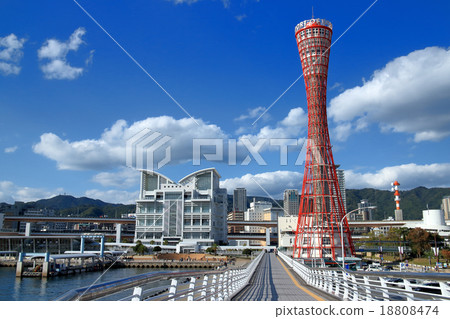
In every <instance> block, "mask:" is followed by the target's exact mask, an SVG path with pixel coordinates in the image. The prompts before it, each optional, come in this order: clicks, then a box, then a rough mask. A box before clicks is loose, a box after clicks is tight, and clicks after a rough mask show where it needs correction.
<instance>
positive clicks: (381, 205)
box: [0, 187, 450, 220]
mask: <svg viewBox="0 0 450 319" xmlns="http://www.w3.org/2000/svg"><path fill="white" fill-rule="evenodd" d="M346 194H347V210H348V211H351V210H353V209H355V208H357V207H358V203H359V202H360V201H361V200H362V199H367V200H368V201H369V203H370V204H371V205H375V206H377V209H376V210H375V211H374V216H373V217H374V219H378V220H380V219H383V218H387V217H389V216H392V217H393V216H394V209H395V202H394V195H393V193H392V192H390V191H385V190H378V189H372V188H364V189H347V190H346ZM447 195H450V188H426V187H417V188H414V189H411V190H406V191H400V197H401V202H400V206H401V208H402V209H403V217H404V219H408V220H413V219H416V220H417V219H422V210H424V209H426V208H427V205H428V207H429V208H430V209H439V208H440V207H441V202H442V198H443V197H444V196H447ZM253 198H255V199H256V200H257V201H269V202H272V204H273V205H274V206H275V205H276V204H275V202H274V201H273V200H272V199H270V198H267V197H262V196H247V201H248V205H250V202H251V201H252V200H253ZM276 202H278V204H279V205H280V206H281V207H282V206H283V200H281V199H277V200H276ZM277 206H278V205H277ZM8 207H9V205H7V204H5V203H2V204H0V211H5V212H7V211H8ZM135 207H136V206H135V205H134V204H130V205H123V204H110V203H105V202H103V201H101V200H98V199H92V198H87V197H80V198H76V197H73V196H70V195H59V196H55V197H53V198H49V199H41V200H38V201H36V202H28V203H24V204H23V208H24V209H28V208H35V209H44V208H47V209H51V210H54V211H55V213H56V215H59V216H68V215H70V216H84V217H98V216H108V217H111V218H113V217H116V218H119V217H120V216H121V215H122V214H128V213H134V212H135ZM232 207H233V196H232V195H228V209H229V210H231V209H232Z"/></svg>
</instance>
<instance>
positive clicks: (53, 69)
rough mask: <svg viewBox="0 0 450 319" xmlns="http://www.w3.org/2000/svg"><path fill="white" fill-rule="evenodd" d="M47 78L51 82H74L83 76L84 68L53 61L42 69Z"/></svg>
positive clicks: (61, 61)
mask: <svg viewBox="0 0 450 319" xmlns="http://www.w3.org/2000/svg"><path fill="white" fill-rule="evenodd" d="M41 70H42V72H44V74H45V77H46V78H47V79H49V80H51V79H55V80H64V79H66V80H73V79H76V78H77V77H79V76H80V75H81V74H83V68H75V67H72V66H70V65H69V64H68V63H67V62H66V61H63V60H53V61H50V62H49V63H47V64H44V65H43V66H42V67H41Z"/></svg>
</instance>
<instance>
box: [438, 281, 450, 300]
mask: <svg viewBox="0 0 450 319" xmlns="http://www.w3.org/2000/svg"><path fill="white" fill-rule="evenodd" d="M439 287H441V295H442V296H445V297H450V292H449V291H448V286H447V285H446V284H445V282H443V281H440V282H439Z"/></svg>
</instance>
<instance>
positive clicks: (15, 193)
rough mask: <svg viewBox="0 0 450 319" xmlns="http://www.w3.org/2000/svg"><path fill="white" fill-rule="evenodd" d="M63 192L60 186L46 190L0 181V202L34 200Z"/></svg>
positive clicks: (10, 202)
mask: <svg viewBox="0 0 450 319" xmlns="http://www.w3.org/2000/svg"><path fill="white" fill-rule="evenodd" d="M63 192H64V191H63V189H62V188H57V189H55V190H48V189H45V188H33V187H23V186H18V185H15V184H14V183H13V182H10V181H0V203H1V202H6V203H9V204H12V203H14V201H22V202H30V201H36V200H39V199H43V198H51V197H54V196H56V195H59V194H61V193H63Z"/></svg>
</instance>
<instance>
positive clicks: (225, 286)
mask: <svg viewBox="0 0 450 319" xmlns="http://www.w3.org/2000/svg"><path fill="white" fill-rule="evenodd" d="M229 285H230V276H229V271H226V272H225V274H224V275H223V288H222V290H223V300H227V299H228V296H229V295H228V289H230V286H229Z"/></svg>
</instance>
